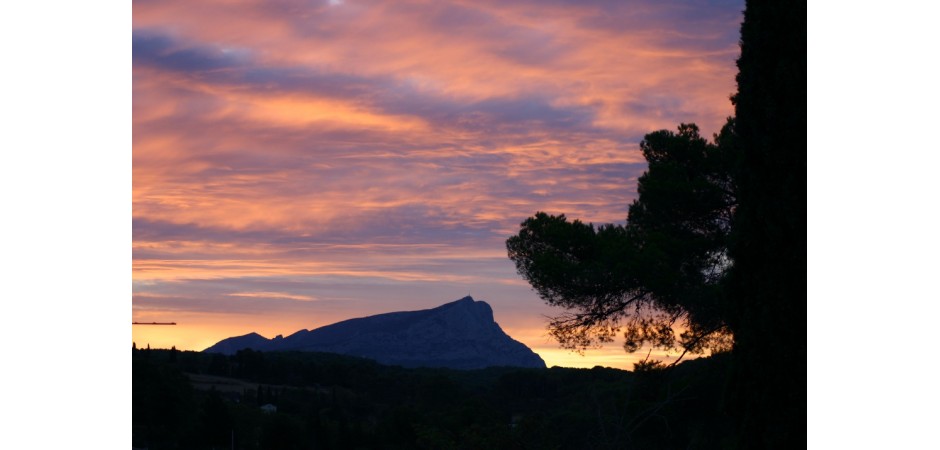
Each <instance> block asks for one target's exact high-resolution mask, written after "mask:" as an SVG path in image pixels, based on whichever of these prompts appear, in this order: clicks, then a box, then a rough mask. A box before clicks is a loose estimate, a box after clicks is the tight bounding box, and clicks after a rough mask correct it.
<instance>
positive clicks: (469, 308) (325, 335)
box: [203, 296, 545, 369]
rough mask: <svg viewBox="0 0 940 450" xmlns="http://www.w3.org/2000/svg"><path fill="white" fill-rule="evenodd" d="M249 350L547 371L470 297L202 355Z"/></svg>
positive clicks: (236, 343) (248, 339)
mask: <svg viewBox="0 0 940 450" xmlns="http://www.w3.org/2000/svg"><path fill="white" fill-rule="evenodd" d="M244 348H250V349H252V350H260V351H310V352H330V353H340V354H344V355H352V356H359V357H363V358H369V359H373V360H375V361H378V362H379V363H382V364H388V365H398V366H403V367H446V368H452V369H480V368H485V367H490V366H513V367H536V368H544V367H545V362H544V361H543V360H542V358H541V357H539V355H538V354H536V353H535V352H533V351H532V350H531V349H529V348H528V347H526V346H525V344H523V343H521V342H519V341H516V340H514V339H512V338H511V337H509V336H508V335H507V334H506V333H505V332H503V330H502V329H501V328H500V327H499V324H497V323H496V322H495V321H494V319H493V309H492V308H491V307H490V305H488V304H487V303H486V302H483V301H475V300H474V299H473V298H472V297H470V296H467V297H464V298H462V299H460V300H457V301H454V302H451V303H446V304H444V305H441V306H438V307H437V308H432V309H425V310H420V311H402V312H392V313H386V314H379V315H375V316H368V317H361V318H358V319H350V320H344V321H342V322H337V323H334V324H332V325H327V326H324V327H320V328H317V329H314V330H309V331H308V330H300V331H298V332H296V333H294V334H292V335H290V336H288V337H281V336H277V337H276V338H274V339H267V338H265V337H263V336H261V335H259V334H257V333H249V334H246V335H244V336H236V337H231V338H228V339H224V340H222V341H219V342H218V343H216V344H215V345H213V346H211V347H209V348H207V349H205V350H203V351H204V352H208V353H223V354H227V355H231V354H234V353H235V352H237V351H238V350H241V349H244Z"/></svg>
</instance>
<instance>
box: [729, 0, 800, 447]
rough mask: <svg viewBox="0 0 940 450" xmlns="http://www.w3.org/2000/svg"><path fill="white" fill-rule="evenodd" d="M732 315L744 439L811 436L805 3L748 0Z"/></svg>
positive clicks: (738, 109)
mask: <svg viewBox="0 0 940 450" xmlns="http://www.w3.org/2000/svg"><path fill="white" fill-rule="evenodd" d="M738 69H739V72H738V76H737V82H738V93H737V95H736V96H735V98H734V101H735V113H736V115H737V124H736V130H737V136H738V137H737V139H738V141H737V142H738V145H739V147H740V149H741V151H740V153H741V156H742V159H741V170H740V172H739V173H740V176H739V177H738V183H739V189H738V192H739V206H738V209H737V211H736V214H735V217H734V234H733V236H732V242H731V246H730V252H729V253H730V255H731V257H732V258H733V259H734V260H735V268H734V270H733V272H732V274H731V283H730V284H729V285H730V291H731V295H730V296H729V297H730V298H731V300H732V304H731V306H732V307H731V314H730V315H729V320H730V321H731V323H732V326H733V327H734V329H735V342H734V359H733V361H734V364H733V368H734V370H733V378H732V380H731V382H730V383H729V386H732V393H733V394H734V395H733V397H732V398H731V401H730V402H729V404H730V405H731V410H732V412H733V413H734V414H735V415H736V416H737V418H738V421H739V427H740V429H739V438H740V441H739V442H738V447H739V448H766V449H772V448H780V449H784V448H799V447H804V446H805V445H806V256H807V254H806V245H807V240H806V170H807V165H806V142H807V141H806V138H807V136H806V3H805V2H755V1H748V2H747V8H746V10H745V13H744V22H743V23H742V25H741V56H740V58H739V59H738Z"/></svg>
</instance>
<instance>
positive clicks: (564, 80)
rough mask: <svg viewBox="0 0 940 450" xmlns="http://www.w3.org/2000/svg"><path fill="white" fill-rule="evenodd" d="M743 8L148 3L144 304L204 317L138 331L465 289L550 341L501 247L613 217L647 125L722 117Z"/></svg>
mask: <svg viewBox="0 0 940 450" xmlns="http://www.w3.org/2000/svg"><path fill="white" fill-rule="evenodd" d="M742 9H743V2H741V1H734V2H729V1H713V2H688V1H667V2H660V1H645V2H644V1H641V2H620V1H609V2H608V1H596V2H583V1H579V2H575V1H570V2H569V1H548V2H546V1H538V2H536V1H521V2H510V3H506V2H490V1H479V0H476V1H472V2H469V1H468V2H460V1H454V2H421V1H387V2H380V1H359V0H343V1H326V0H324V1H295V0H289V1H281V0H278V1H261V0H257V1H253V0H234V1H232V0H226V1H221V0H216V1H201V2H197V3H194V2H186V1H180V0H168V1H163V0H137V1H135V2H134V19H133V20H134V31H133V80H134V92H133V103H134V106H133V108H134V109H133V114H134V115H133V127H134V130H133V131H134V133H133V136H134V165H133V202H134V204H133V208H134V213H133V214H134V243H133V248H134V267H133V274H134V275H133V276H134V300H133V308H134V309H133V310H134V319H135V320H140V321H149V320H150V319H151V318H157V317H159V318H166V317H179V318H180V319H178V320H176V321H177V322H178V323H181V322H184V318H186V319H187V320H190V322H189V325H188V328H185V330H184V328H183V327H180V328H176V329H161V330H149V329H147V330H145V329H135V330H134V334H135V339H137V340H140V341H143V340H144V339H146V340H147V341H148V342H151V343H154V344H158V345H165V346H169V345H177V347H180V348H191V349H195V350H201V349H202V348H204V347H207V346H209V345H211V344H212V343H214V342H215V341H217V340H219V339H222V338H225V337H228V336H230V335H232V334H244V333H247V332H250V331H259V332H262V331H266V332H268V333H274V334H280V333H284V334H286V333H291V332H293V331H296V330H297V329H299V328H313V327H316V326H319V325H323V324H326V323H329V322H330V321H333V320H341V319H345V318H349V317H354V316H357V315H368V314H377V313H381V312H386V311H392V310H403V309H419V308H427V307H433V306H436V305H437V304H440V303H443V302H446V301H450V300H454V299H456V298H459V297H461V296H463V295H466V293H467V291H470V292H471V293H472V295H474V297H476V298H478V299H483V300H486V301H488V302H489V303H490V304H491V305H493V307H494V309H495V311H496V316H497V320H498V321H499V322H500V323H501V325H502V326H503V327H504V329H506V330H507V332H508V333H509V334H510V335H513V336H528V337H527V338H526V339H529V341H526V340H525V339H521V338H520V340H523V342H525V343H526V344H527V345H529V346H531V347H533V348H534V349H535V350H536V351H538V350H539V348H545V349H552V348H553V344H552V343H551V342H549V341H547V340H545V339H544V329H543V328H544V319H543V318H542V317H541V315H542V314H551V313H552V311H551V310H550V309H548V308H547V307H546V306H544V305H543V304H542V302H541V301H540V300H539V299H538V298H537V297H536V296H535V294H534V293H532V292H531V291H530V290H529V289H528V286H527V285H526V284H525V283H524V282H523V281H522V280H521V279H520V278H519V277H518V276H517V275H516V274H515V271H514V269H513V266H512V263H511V262H510V261H509V260H508V259H507V258H506V253H505V249H504V244H503V242H504V241H505V239H506V238H507V237H508V236H509V235H511V234H513V233H514V232H515V231H516V230H517V228H518V225H519V223H520V222H521V221H522V220H524V219H525V218H526V217H528V216H530V215H532V214H533V213H534V212H536V211H539V210H542V211H547V212H552V213H565V214H567V215H568V216H570V217H577V218H581V219H583V220H586V221H592V222H622V221H623V220H624V218H625V215H626V208H627V205H628V204H629V203H630V201H632V199H633V198H634V197H635V195H636V192H635V188H636V178H637V177H638V176H639V175H640V174H641V173H642V171H643V170H644V168H645V164H644V161H643V159H642V156H641V155H640V153H639V151H638V143H639V141H640V140H641V139H642V136H643V135H644V134H645V133H648V132H650V131H654V130H658V129H663V128H669V129H674V128H675V126H676V125H678V124H679V123H680V122H696V123H698V124H699V125H700V126H701V127H702V129H703V131H704V132H706V133H712V132H716V131H717V130H718V128H719V126H720V125H721V124H722V123H723V122H724V119H725V117H727V116H728V115H730V114H731V113H732V106H731V104H730V102H729V100H728V97H729V95H730V94H731V93H733V92H734V90H735V86H734V75H735V73H736V69H735V65H734V60H735V58H736V57H737V54H738V47H737V40H738V27H739V25H740V21H741V10H742ZM252 319H254V322H253V321H252ZM291 327H296V328H293V329H291ZM167 328H169V327H167ZM160 333H162V334H160ZM225 333H230V334H225ZM534 336H542V337H541V338H538V339H536V338H535V337H534ZM269 337H270V336H269ZM535 341H538V342H535ZM138 344H141V342H138ZM552 354H553V355H555V354H556V353H552ZM553 357H554V356H553ZM598 358H599V359H598ZM598 358H596V359H595V360H591V362H590V363H585V364H584V365H593V364H595V363H597V364H604V365H622V364H621V363H620V362H610V361H611V360H610V359H604V358H609V357H608V356H603V357H598ZM547 359H549V358H547ZM559 361H560V360H559ZM605 361H608V362H606V363H605ZM548 363H549V364H550V365H551V364H553V363H555V362H553V361H548ZM558 363H560V362H558ZM566 364H579V363H566Z"/></svg>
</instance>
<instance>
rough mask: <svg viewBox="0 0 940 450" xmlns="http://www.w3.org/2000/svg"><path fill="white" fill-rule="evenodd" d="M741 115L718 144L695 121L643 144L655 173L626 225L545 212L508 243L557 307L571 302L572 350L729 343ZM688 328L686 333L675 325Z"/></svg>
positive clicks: (554, 325)
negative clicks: (617, 340) (736, 139)
mask: <svg viewBox="0 0 940 450" xmlns="http://www.w3.org/2000/svg"><path fill="white" fill-rule="evenodd" d="M733 133H734V121H733V120H732V119H728V122H727V123H726V124H725V126H724V127H723V128H722V131H721V134H720V135H716V136H715V137H714V139H715V142H714V143H709V142H708V141H707V140H705V139H704V138H702V137H701V136H699V130H698V127H697V126H696V125H694V124H681V125H680V126H679V129H678V133H674V132H671V131H667V130H661V131H657V132H654V133H650V134H647V135H646V136H645V138H644V140H643V141H642V142H641V143H640V148H641V150H642V151H643V156H644V157H645V158H646V160H647V162H648V163H649V168H648V170H647V171H646V172H645V173H644V174H643V175H642V176H641V177H640V178H639V180H638V187H637V191H638V194H639V196H638V198H637V199H636V200H635V201H634V202H633V204H632V205H630V208H629V214H628V220H627V223H626V225H622V226H621V225H617V226H615V225H609V224H608V225H602V226H600V227H597V228H595V227H594V225H593V224H584V223H582V222H581V221H579V220H574V221H573V222H568V221H567V218H566V217H565V216H564V215H560V216H552V215H548V214H545V213H542V212H539V213H537V214H536V215H535V216H534V217H531V218H529V219H527V220H526V221H525V222H523V223H522V229H521V230H520V232H519V234H518V235H516V236H513V237H511V238H510V239H509V240H508V241H507V242H506V246H507V249H508V252H509V257H510V258H511V259H512V260H513V261H514V262H515V264H516V268H517V270H518V271H519V273H520V274H521V275H522V276H523V277H524V278H525V279H526V280H528V281H529V283H530V284H531V285H532V287H533V288H534V289H535V290H536V291H537V292H538V294H539V295H540V296H541V297H542V299H544V300H545V301H546V302H547V303H548V304H550V305H553V306H561V307H564V308H566V310H567V311H566V312H564V313H562V314H561V315H559V316H557V317H555V318H553V319H552V321H551V322H550V324H549V328H550V332H551V334H552V335H553V336H554V337H555V338H556V339H557V340H558V341H559V342H560V343H561V344H562V345H563V346H564V347H566V348H570V349H575V350H583V349H584V348H587V347H590V346H593V345H596V344H598V343H600V342H611V341H612V340H613V339H614V336H616V334H617V333H618V332H619V331H620V330H621V329H625V332H624V338H625V344H624V347H625V348H626V349H627V350H628V351H631V352H632V351H635V350H637V349H638V348H639V347H640V346H642V345H643V344H645V343H649V344H652V345H654V346H657V347H663V348H674V347H681V348H683V349H685V350H686V351H691V352H696V353H698V352H702V351H703V350H705V349H707V348H711V349H726V348H728V346H729V345H730V329H729V328H728V326H727V322H726V318H725V308H724V306H725V303H726V300H725V284H726V275H727V272H728V268H730V267H731V265H732V262H731V259H730V258H729V256H728V251H727V249H728V236H729V233H730V230H731V216H732V214H733V212H734V208H735V204H736V196H735V182H734V177H733V167H734V162H735V160H736V158H735V155H734V150H735V147H734V146H733V145H732V143H733ZM677 323H679V324H682V325H684V326H685V328H686V329H687V331H686V332H684V333H683V334H681V335H679V336H676V335H675V333H674V332H673V329H672V326H673V325H675V324H677Z"/></svg>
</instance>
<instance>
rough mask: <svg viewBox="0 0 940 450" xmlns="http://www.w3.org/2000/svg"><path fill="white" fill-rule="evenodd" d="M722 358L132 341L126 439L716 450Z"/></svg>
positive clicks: (278, 445)
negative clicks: (472, 361) (623, 362)
mask: <svg viewBox="0 0 940 450" xmlns="http://www.w3.org/2000/svg"><path fill="white" fill-rule="evenodd" d="M728 363H729V358H727V356H726V355H718V356H713V357H711V358H703V359H697V360H692V361H687V362H685V363H682V364H679V365H678V366H676V367H674V368H672V369H661V368H655V367H654V368H650V369H648V370H643V371H638V372H628V371H623V370H617V369H610V368H601V367H595V368H593V369H570V368H560V367H553V368H551V369H520V368H488V369H483V370H473V371H457V370H449V369H404V368H401V367H392V366H383V365H380V364H377V363H375V362H373V361H370V360H365V359H360V358H353V357H346V356H341V355H334V354H326V353H299V352H297V353H294V352H269V353H261V352H255V351H251V350H243V351H240V352H239V353H237V354H236V355H232V356H223V355H218V354H203V353H198V352H180V351H176V350H134V356H133V439H134V447H135V448H136V447H142V448H143V447H146V448H149V449H168V448H179V449H188V448H192V449H210V448H219V449H222V448H225V449H228V448H233V447H234V448H237V449H266V450H277V449H357V448H359V449H378V448H381V449H483V448H486V449H585V448H593V449H622V448H638V449H674V448H723V447H726V444H727V442H724V441H723V439H725V438H726V437H728V436H731V435H732V434H733V430H731V429H729V426H730V424H731V422H730V421H729V419H728V418H727V417H725V416H724V415H723V414H722V413H721V405H720V402H721V398H722V394H723V390H724V380H725V379H726V378H727V372H728V370H729V367H728V365H729V364H728ZM266 405H271V406H266ZM272 406H273V407H275V408H276V411H272V409H273V408H272ZM262 407H264V408H262Z"/></svg>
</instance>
